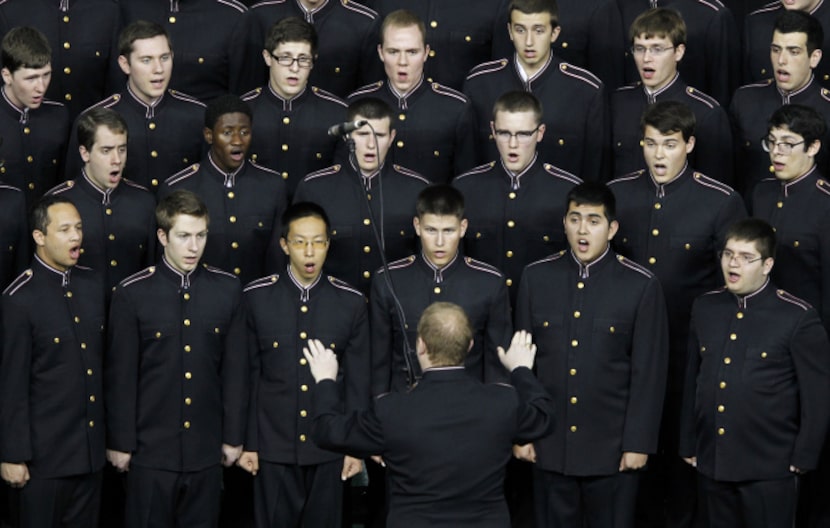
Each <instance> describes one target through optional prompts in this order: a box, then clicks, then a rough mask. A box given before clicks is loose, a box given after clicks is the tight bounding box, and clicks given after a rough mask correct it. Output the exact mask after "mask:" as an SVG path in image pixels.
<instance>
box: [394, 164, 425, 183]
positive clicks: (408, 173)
mask: <svg viewBox="0 0 830 528" xmlns="http://www.w3.org/2000/svg"><path fill="white" fill-rule="evenodd" d="M392 168H393V169H395V171H397V172H400V173H401V174H403V175H404V176H409V177H410V178H415V179H418V180H421V181H422V182H424V183H426V184H427V185H429V180H428V179H426V178H424V177H423V176H421V175H420V174H418V173H417V172H415V171H414V170H411V169H407V168H406V167H401V166H400V165H394V164H393V165H392Z"/></svg>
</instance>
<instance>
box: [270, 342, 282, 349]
mask: <svg viewBox="0 0 830 528" xmlns="http://www.w3.org/2000/svg"><path fill="white" fill-rule="evenodd" d="M271 346H272V347H274V348H279V347H280V344H279V342H277V341H274V343H273V344H272V345H271Z"/></svg>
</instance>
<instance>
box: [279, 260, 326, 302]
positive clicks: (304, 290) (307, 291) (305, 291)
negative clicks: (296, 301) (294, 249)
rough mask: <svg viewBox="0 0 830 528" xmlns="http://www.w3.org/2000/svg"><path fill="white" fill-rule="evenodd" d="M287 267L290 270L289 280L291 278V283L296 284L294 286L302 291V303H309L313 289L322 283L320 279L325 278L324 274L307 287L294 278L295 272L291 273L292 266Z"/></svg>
mask: <svg viewBox="0 0 830 528" xmlns="http://www.w3.org/2000/svg"><path fill="white" fill-rule="evenodd" d="M286 267H287V269H288V278H290V279H291V282H292V283H293V284H294V286H296V287H297V289H298V290H300V302H308V299H309V297H310V294H311V289H312V288H314V287H315V286H317V285H318V284H319V283H320V278H321V277H322V276H323V274H322V273H321V274H319V275H317V278H316V279H314V282H312V283H311V284H309V285H308V286H306V285H304V284H303V283H302V282H300V281H299V280H298V279H297V277H295V276H294V272H293V271H291V265H290V264H289V265H288V266H286Z"/></svg>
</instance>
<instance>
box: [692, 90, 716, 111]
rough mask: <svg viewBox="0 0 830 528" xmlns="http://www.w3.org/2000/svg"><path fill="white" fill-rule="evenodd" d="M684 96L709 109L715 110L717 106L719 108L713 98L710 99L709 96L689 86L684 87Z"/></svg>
mask: <svg viewBox="0 0 830 528" xmlns="http://www.w3.org/2000/svg"><path fill="white" fill-rule="evenodd" d="M686 95H688V96H689V97H691V98H692V99H695V100H698V101H700V102H701V103H703V104H705V105H706V106H708V107H709V108H715V107H717V106H720V103H718V101H717V100H716V99H715V98H714V97H712V96H711V95H706V94H705V93H703V92H701V91H700V90H698V89H697V88H693V87H691V86H687V87H686Z"/></svg>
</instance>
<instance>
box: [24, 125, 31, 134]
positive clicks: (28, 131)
mask: <svg viewBox="0 0 830 528" xmlns="http://www.w3.org/2000/svg"><path fill="white" fill-rule="evenodd" d="M23 133H24V134H26V135H29V134H31V133H32V129H31V128H29V127H23Z"/></svg>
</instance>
